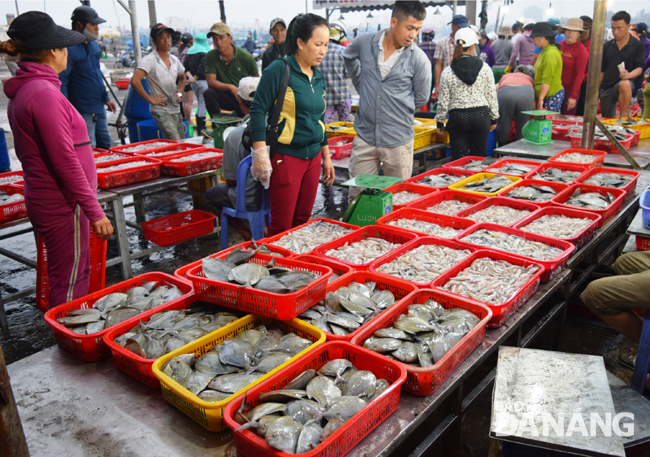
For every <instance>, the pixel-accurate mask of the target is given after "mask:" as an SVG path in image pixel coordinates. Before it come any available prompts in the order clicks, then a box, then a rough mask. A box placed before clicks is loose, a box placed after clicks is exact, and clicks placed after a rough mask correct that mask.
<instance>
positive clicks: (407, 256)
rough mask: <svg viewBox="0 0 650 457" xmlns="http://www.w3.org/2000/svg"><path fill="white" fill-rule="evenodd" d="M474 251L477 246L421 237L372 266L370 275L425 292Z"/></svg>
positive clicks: (452, 240) (450, 240)
mask: <svg viewBox="0 0 650 457" xmlns="http://www.w3.org/2000/svg"><path fill="white" fill-rule="evenodd" d="M474 251H476V248H475V247H474V246H470V245H467V244H465V243H462V242H459V241H456V240H454V239H443V238H436V237H433V236H431V237H422V238H418V239H417V240H415V241H413V242H411V243H409V244H407V245H405V246H403V247H402V248H400V249H398V250H396V251H395V252H393V253H391V254H390V255H389V256H387V257H386V258H384V259H380V260H377V261H375V262H373V263H372V264H370V271H371V272H373V273H377V274H380V275H384V276H388V277H391V278H398V279H401V280H403V281H407V282H410V283H412V284H414V285H415V286H417V287H418V288H420V289H425V288H427V287H431V282H432V281H433V280H434V279H436V278H437V277H438V276H440V275H441V274H442V273H444V272H445V271H447V270H448V269H449V268H451V267H452V266H454V265H456V264H457V263H459V262H461V261H462V260H463V259H465V258H466V257H467V256H469V255H470V254H471V253H472V252H474Z"/></svg>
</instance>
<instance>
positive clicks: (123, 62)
mask: <svg viewBox="0 0 650 457" xmlns="http://www.w3.org/2000/svg"><path fill="white" fill-rule="evenodd" d="M133 67H135V56H134V55H133V53H132V52H123V53H122V54H120V56H119V57H118V58H117V59H116V60H115V68H133Z"/></svg>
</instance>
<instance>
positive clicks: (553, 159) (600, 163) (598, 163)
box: [548, 145, 607, 168]
mask: <svg viewBox="0 0 650 457" xmlns="http://www.w3.org/2000/svg"><path fill="white" fill-rule="evenodd" d="M572 146H573V145H572ZM569 153H578V154H587V155H592V156H598V157H597V158H595V159H594V160H592V161H591V162H589V163H583V164H579V165H584V166H585V167H586V168H595V167H602V166H603V163H604V161H605V156H606V155H607V153H606V152H603V151H596V150H594V149H577V148H573V147H572V148H571V149H565V150H564V151H562V152H558V153H557V154H555V155H554V156H553V157H550V158H549V159H548V163H552V164H556V165H557V164H560V165H567V164H569V165H574V164H572V163H570V162H561V161H559V160H557V159H558V158H560V156H562V155H564V154H569Z"/></svg>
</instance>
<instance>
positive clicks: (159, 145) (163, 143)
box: [121, 141, 173, 152]
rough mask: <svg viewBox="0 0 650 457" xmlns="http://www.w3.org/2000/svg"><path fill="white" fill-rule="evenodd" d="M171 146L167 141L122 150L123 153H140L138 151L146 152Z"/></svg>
mask: <svg viewBox="0 0 650 457" xmlns="http://www.w3.org/2000/svg"><path fill="white" fill-rule="evenodd" d="M170 144H173V143H169V142H167V141H154V142H152V143H146V144H139V145H137V146H131V147H129V148H124V149H121V151H122V152H138V151H144V150H145V149H153V148H160V147H163V146H169V145H170Z"/></svg>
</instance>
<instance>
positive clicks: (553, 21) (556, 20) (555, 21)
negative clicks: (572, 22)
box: [547, 17, 560, 27]
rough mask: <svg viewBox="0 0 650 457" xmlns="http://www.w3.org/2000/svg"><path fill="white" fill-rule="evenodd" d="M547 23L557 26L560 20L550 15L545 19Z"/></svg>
mask: <svg viewBox="0 0 650 457" xmlns="http://www.w3.org/2000/svg"><path fill="white" fill-rule="evenodd" d="M547 22H548V23H549V24H551V25H552V26H553V27H557V26H558V25H560V20H559V19H558V18H556V17H552V18H550V19H549V20H548V21H547Z"/></svg>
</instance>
